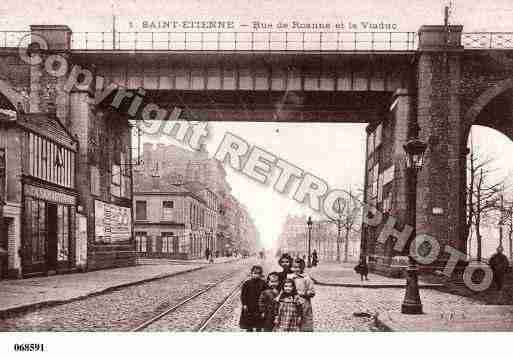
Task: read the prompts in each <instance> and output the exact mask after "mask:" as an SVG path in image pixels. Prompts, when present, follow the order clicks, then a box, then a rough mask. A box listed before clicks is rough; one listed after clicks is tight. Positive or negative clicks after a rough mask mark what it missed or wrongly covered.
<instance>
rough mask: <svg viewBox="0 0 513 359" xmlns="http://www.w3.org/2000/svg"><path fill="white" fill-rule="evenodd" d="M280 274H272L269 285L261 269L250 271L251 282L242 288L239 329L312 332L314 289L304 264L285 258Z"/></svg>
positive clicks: (284, 256)
mask: <svg viewBox="0 0 513 359" xmlns="http://www.w3.org/2000/svg"><path fill="white" fill-rule="evenodd" d="M278 263H279V265H280V266H281V267H282V269H283V270H282V271H281V272H271V273H269V274H268V275H267V281H265V280H264V279H263V278H262V277H263V269H262V267H261V266H258V265H255V266H253V267H252V268H251V278H250V279H248V280H247V281H246V282H244V284H243V285H242V290H241V302H242V312H241V316H240V323H239V324H240V327H241V328H242V329H245V330H247V331H250V332H251V331H253V330H255V331H262V330H263V331H286V332H290V331H313V311H312V298H313V297H314V296H315V288H314V284H313V281H312V279H311V278H310V277H309V276H308V275H307V274H305V273H304V269H305V261H304V260H302V259H300V258H296V259H292V258H291V257H290V256H289V255H287V254H284V255H282V256H281V258H280V259H279V261H278Z"/></svg>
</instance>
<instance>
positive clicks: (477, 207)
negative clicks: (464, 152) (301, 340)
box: [465, 144, 504, 261]
mask: <svg viewBox="0 0 513 359" xmlns="http://www.w3.org/2000/svg"><path fill="white" fill-rule="evenodd" d="M492 162H493V158H491V157H490V156H484V155H483V154H482V153H481V152H480V151H479V150H476V149H475V148H474V146H473V145H472V144H471V151H470V155H469V169H468V186H467V219H466V227H465V235H466V238H468V239H471V234H472V232H473V233H475V236H476V243H477V260H478V261H481V260H482V246H483V238H482V234H481V229H482V227H483V226H485V225H489V224H491V223H492V221H493V219H494V213H495V214H496V212H497V210H498V209H499V208H500V196H501V192H502V190H503V188H504V180H500V181H496V180H495V179H494V178H493V177H494V176H493V175H492V173H493V171H494V169H492V168H491V164H492ZM469 254H470V253H469Z"/></svg>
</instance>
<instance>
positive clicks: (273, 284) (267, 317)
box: [258, 272, 280, 332]
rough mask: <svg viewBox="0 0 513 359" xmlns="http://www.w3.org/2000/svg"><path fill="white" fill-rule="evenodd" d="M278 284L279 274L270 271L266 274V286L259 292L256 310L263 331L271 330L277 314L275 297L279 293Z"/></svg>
mask: <svg viewBox="0 0 513 359" xmlns="http://www.w3.org/2000/svg"><path fill="white" fill-rule="evenodd" d="M279 285H280V276H279V274H278V272H271V273H269V275H267V287H266V289H264V291H262V293H261V294H260V298H259V300H258V310H259V312H260V315H261V319H262V328H263V330H264V331H265V332H272V331H273V328H274V319H275V318H276V315H277V314H278V306H279V305H278V301H277V300H276V298H277V297H278V295H279V294H280V291H279V289H278V287H279Z"/></svg>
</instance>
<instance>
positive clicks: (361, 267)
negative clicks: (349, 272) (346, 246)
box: [354, 259, 369, 281]
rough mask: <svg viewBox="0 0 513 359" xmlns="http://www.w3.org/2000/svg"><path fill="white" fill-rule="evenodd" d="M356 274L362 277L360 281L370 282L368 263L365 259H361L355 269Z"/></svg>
mask: <svg viewBox="0 0 513 359" xmlns="http://www.w3.org/2000/svg"><path fill="white" fill-rule="evenodd" d="M354 270H355V272H356V273H358V274H359V275H360V280H361V281H363V279H364V278H365V280H369V278H367V276H368V275H369V267H368V266H367V261H366V260H365V259H360V262H359V263H358V264H357V265H356V267H354Z"/></svg>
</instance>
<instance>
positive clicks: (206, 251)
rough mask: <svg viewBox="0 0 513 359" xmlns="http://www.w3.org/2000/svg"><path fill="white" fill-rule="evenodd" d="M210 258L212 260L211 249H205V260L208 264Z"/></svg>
mask: <svg viewBox="0 0 513 359" xmlns="http://www.w3.org/2000/svg"><path fill="white" fill-rule="evenodd" d="M209 258H210V249H208V247H207V248H205V259H206V260H207V262H208V259H209Z"/></svg>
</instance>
